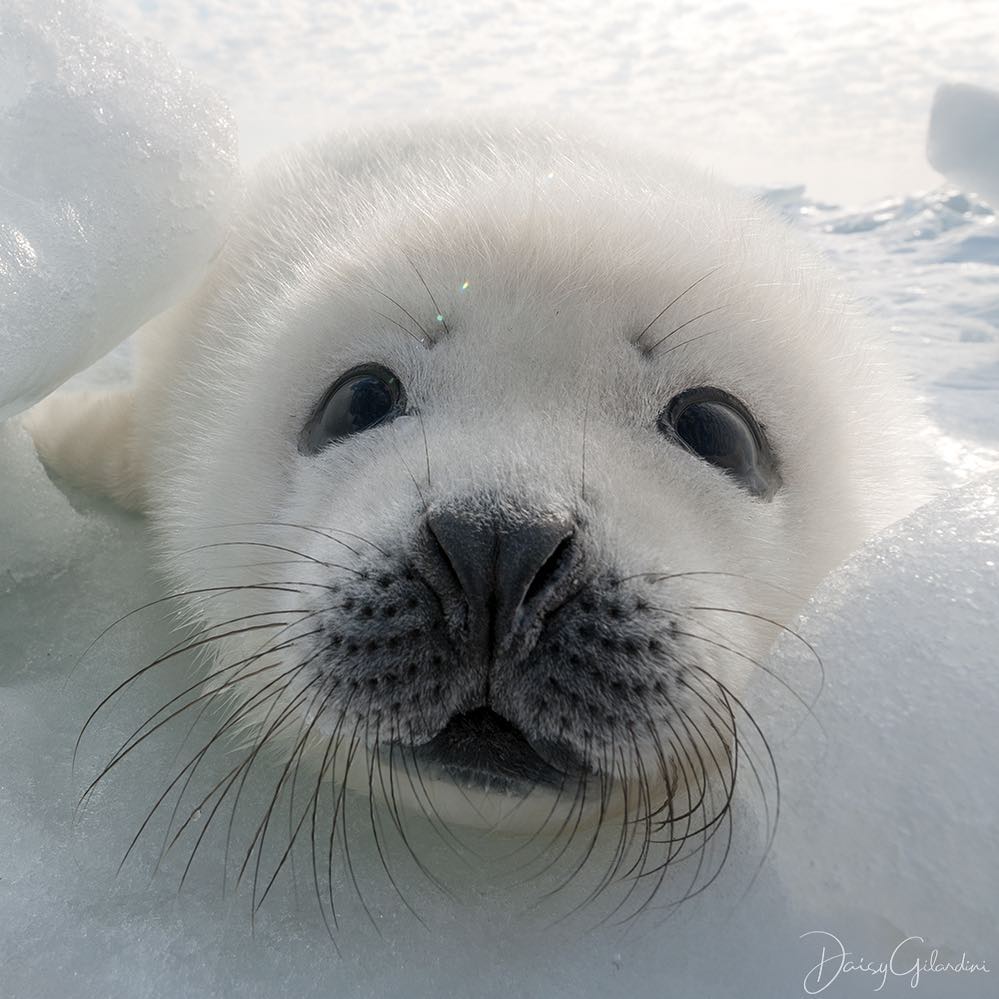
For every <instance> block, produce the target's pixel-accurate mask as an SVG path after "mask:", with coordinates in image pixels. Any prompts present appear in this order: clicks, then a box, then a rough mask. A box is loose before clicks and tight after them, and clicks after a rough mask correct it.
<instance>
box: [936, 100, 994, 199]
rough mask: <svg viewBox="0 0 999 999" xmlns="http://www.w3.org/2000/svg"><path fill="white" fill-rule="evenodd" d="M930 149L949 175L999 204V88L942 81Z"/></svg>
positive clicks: (969, 189) (942, 168) (959, 184)
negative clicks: (998, 89) (997, 89)
mask: <svg viewBox="0 0 999 999" xmlns="http://www.w3.org/2000/svg"><path fill="white" fill-rule="evenodd" d="M926 155H927V158H928V159H929V161H930V165H931V166H932V167H933V169H934V170H939V171H940V173H942V174H943V175H944V176H945V177H947V179H948V180H950V181H952V182H953V183H955V184H957V185H958V186H959V187H961V188H963V189H964V190H966V191H974V192H975V193H976V194H980V195H981V196H982V197H983V198H985V199H986V200H987V201H989V202H991V203H992V205H994V206H999V91H995V90H988V89H986V88H985V87H975V86H972V85H971V84H968V83H946V84H943V85H942V86H940V87H938V88H937V92H936V95H935V96H934V98H933V109H932V110H931V112H930V131H929V137H928V139H927V144H926Z"/></svg>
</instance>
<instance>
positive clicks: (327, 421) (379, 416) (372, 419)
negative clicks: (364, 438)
mask: <svg viewBox="0 0 999 999" xmlns="http://www.w3.org/2000/svg"><path fill="white" fill-rule="evenodd" d="M405 412H406V393H405V390H404V389H403V387H402V382H400V381H399V379H398V378H396V376H395V375H394V374H393V373H392V372H391V371H389V369H388V368H384V367H382V366H381V365H380V364H362V365H359V366H358V367H356V368H351V369H350V371H347V372H346V373H345V374H343V375H341V376H340V377H339V378H338V379H337V380H336V381H335V382H334V383H333V385H332V386H331V387H330V388H329V390H328V391H327V392H326V394H325V395H324V396H323V397H322V399H321V400H320V401H319V404H318V405H317V406H316V408H315V409H314V410H313V412H312V415H311V416H310V417H309V419H308V421H307V422H306V424H305V426H304V427H303V428H302V432H301V434H299V438H298V450H299V451H301V453H302V454H318V452H320V451H321V450H322V449H323V448H324V447H326V446H327V445H328V444H332V443H335V442H336V441H340V440H343V439H344V438H345V437H349V436H351V435H352V434H358V433H361V432H362V431H364V430H370V429H371V428H372V427H377V426H378V425H379V424H382V423H386V422H387V421H389V420H394V419H395V418H396V417H397V416H401V415H402V414H403V413H405Z"/></svg>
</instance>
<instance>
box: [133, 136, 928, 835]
mask: <svg viewBox="0 0 999 999" xmlns="http://www.w3.org/2000/svg"><path fill="white" fill-rule="evenodd" d="M186 326H187V327H188V328H189V330H190V335H189V336H188V337H187V338H186V340H185V342H184V344H183V345H182V347H181V348H180V349H179V351H178V352H177V357H176V358H175V360H174V364H175V365H176V369H175V370H176V375H175V376H174V377H173V378H171V379H164V381H165V382H167V384H168V387H167V388H166V389H165V392H166V398H165V402H164V404H163V408H162V409H161V410H160V411H159V414H158V415H157V417H156V419H155V420H153V421H152V425H151V426H149V428H148V429H147V431H146V434H147V442H146V450H147V453H148V455H149V461H150V468H151V474H152V476H153V484H152V489H151V494H152V504H153V510H154V513H155V515H156V519H157V522H158V525H159V531H160V537H161V539H162V543H163V546H164V548H165V550H166V554H167V556H168V565H169V568H170V570H171V572H172V573H174V575H175V578H176V579H177V580H178V581H179V582H180V584H181V587H182V588H184V589H189V590H192V591H197V593H198V595H197V596H196V597H195V598H193V600H194V602H195V606H196V609H197V611H198V613H199V614H200V616H201V617H202V618H203V619H204V622H205V624H206V625H207V626H208V627H209V628H214V629H215V631H214V633H213V634H214V636H216V637H218V636H222V637H221V638H220V639H219V640H218V641H216V642H215V645H216V647H217V648H219V649H220V650H221V656H220V660H219V664H218V665H217V666H216V667H215V673H214V676H215V679H213V680H212V681H210V682H211V683H212V684H214V685H215V686H217V687H219V688H220V689H221V690H223V691H224V693H225V695H226V696H231V698H232V699H233V702H234V706H233V714H232V716H231V717H233V718H235V722H234V723H231V724H230V727H240V728H241V729H242V730H243V731H244V732H245V733H246V734H247V737H248V738H249V739H250V740H251V742H253V743H257V742H260V741H263V740H265V739H266V740H271V741H273V740H277V739H279V737H281V736H284V735H287V737H288V739H289V740H291V742H290V743H289V744H292V745H294V746H296V747H297V751H298V752H299V753H300V754H301V755H306V754H308V755H309V756H310V757H311V758H313V759H314V760H315V762H316V764H317V766H319V767H322V768H328V769H329V770H330V771H331V772H332V773H334V774H335V775H337V777H338V779H339V778H343V776H344V774H346V775H347V776H346V779H347V781H348V782H349V783H354V784H358V785H361V786H364V787H366V788H371V789H373V790H375V791H378V789H379V786H380V787H381V789H383V790H384V789H385V788H386V786H387V785H389V784H391V785H392V787H393V796H394V797H396V798H398V799H407V800H408V801H409V803H410V804H411V805H413V806H414V807H419V808H423V809H424V810H426V809H428V808H431V807H432V808H433V810H434V813H435V814H436V815H440V816H444V817H445V818H450V819H455V820H458V821H463V822H482V821H485V822H487V823H489V824H492V823H494V822H496V821H497V820H498V819H500V818H502V817H503V815H505V814H507V813H509V823H510V824H511V825H512V826H514V827H519V826H527V827H533V826H536V825H537V824H538V821H539V816H541V817H545V816H551V815H552V814H553V811H555V812H557V809H553V802H554V801H555V800H556V799H557V798H559V797H560V796H562V797H563V798H565V799H566V800H567V801H571V802H573V807H576V806H577V805H579V802H580V801H581V800H585V801H587V802H589V803H590V804H591V805H592V808H593V809H597V810H599V811H600V813H601V814H605V813H606V812H607V811H608V809H610V808H611V805H610V804H609V802H610V801H611V799H612V798H613V797H614V795H615V794H618V795H619V801H618V805H620V804H621V802H625V801H627V800H628V799H629V797H630V800H631V802H632V803H633V804H636V807H642V808H644V809H646V811H653V810H658V811H659V812H660V813H662V814H671V815H681V814H685V813H687V812H688V811H689V809H690V808H691V807H693V805H692V802H693V801H696V800H700V801H702V802H703V800H704V791H703V787H704V784H705V781H706V780H709V779H710V777H711V775H712V774H713V773H719V774H722V775H723V776H725V775H729V774H730V765H731V764H730V757H729V756H728V755H727V752H728V747H729V745H730V743H731V742H732V740H734V739H735V737H736V734H735V733H736V729H735V712H734V710H733V701H732V700H731V698H733V697H735V698H737V697H738V694H739V692H740V691H741V690H742V688H743V687H744V685H745V684H746V682H747V680H750V679H752V677H753V676H754V675H758V674H759V673H760V669H759V660H760V657H761V656H763V655H764V654H765V652H766V651H767V649H768V647H769V645H770V644H771V642H772V641H773V639H774V636H775V634H776V631H777V629H778V628H779V627H780V625H781V624H783V623H786V622H787V621H788V620H789V617H790V615H791V613H792V612H793V610H794V608H795V607H796V606H797V605H798V603H799V602H800V601H801V600H802V599H803V598H804V597H805V596H806V595H807V594H808V593H809V591H810V589H811V588H812V586H813V585H814V584H815V582H816V581H817V580H818V579H819V577H820V576H821V575H822V574H823V573H824V572H825V571H826V570H827V569H828V568H829V567H830V566H831V565H833V564H834V563H835V562H837V561H838V560H839V559H841V558H842V557H843V556H844V555H845V554H846V553H847V552H849V551H850V549H851V548H853V547H854V546H855V545H856V544H857V543H858V542H860V541H861V540H862V539H863V538H864V537H865V536H867V535H868V534H869V533H870V532H871V531H872V530H874V529H875V528H877V527H879V526H881V525H883V524H885V523H887V522H888V521H890V520H891V519H893V518H894V517H895V516H897V515H898V514H899V513H900V512H902V511H904V509H905V508H906V506H907V505H908V503H909V496H908V495H907V494H906V486H905V484H906V482H908V481H909V470H908V465H907V458H906V454H907V449H906V447H905V446H904V441H903V437H904V433H905V431H906V429H907V422H906V421H907V420H908V418H909V409H908V406H907V403H906V401H905V398H904V394H902V393H900V392H899V391H898V390H897V388H896V387H895V386H894V385H893V384H892V382H891V379H890V377H889V374H888V371H887V369H886V368H885V367H884V366H882V365H879V364H878V363H876V362H874V361H872V358H871V350H872V348H871V345H870V343H869V342H867V339H866V338H867V333H866V332H864V331H863V329H862V328H860V327H858V325H857V321H856V319H855V317H854V316H852V315H851V314H850V311H849V309H848V308H847V307H846V306H845V305H844V304H843V303H842V302H841V301H840V300H839V298H838V297H837V295H836V293H835V292H834V291H831V290H830V287H829V285H828V283H827V281H826V279H825V278H823V277H822V276H821V273H820V268H819V267H818V266H817V264H816V261H815V260H814V259H813V258H812V257H811V256H810V255H809V254H808V253H807V252H806V251H804V250H803V249H802V247H800V246H799V245H798V244H797V242H796V241H795V239H794V238H793V236H792V235H791V234H789V233H788V232H787V231H785V229H784V227H783V226H782V225H781V224H780V223H778V222H777V221H775V220H774V219H772V218H771V217H769V215H768V213H767V211H766V210H765V209H764V208H763V207H761V206H760V205H759V204H757V203H755V202H753V201H752V200H750V199H748V198H745V197H743V196H741V195H739V194H737V193H735V192H733V191H730V190H728V189H727V188H725V187H723V186H721V185H718V184H716V183H715V182H713V181H712V180H710V179H707V178H705V177H703V176H701V175H700V174H698V173H695V172H693V171H691V170H689V169H687V168H685V167H682V166H678V165H676V164H675V163H672V162H670V161H668V160H663V159H661V158H659V157H657V156H656V155H653V154H647V153H639V152H634V151H629V152H627V153H625V152H622V151H619V150H618V149H617V148H614V147H613V146H611V145H609V144H607V143H605V142H603V141H601V140H598V139H592V138H578V137H570V136H567V135H565V134H563V133H562V132H561V131H560V130H558V129H551V128H544V127H536V128H527V129H524V128H506V127H498V128H492V129H485V130H483V129H470V128H464V127H456V126H446V127H440V128H436V129H434V128H430V129H425V130H423V131H421V132H420V133H419V135H417V134H415V133H410V132H392V133H387V134H379V135H374V136H371V137H368V138H366V139H363V140H353V141H346V140H340V139H333V140H330V141H329V142H327V143H325V144H322V145H319V146H316V147H314V148H312V149H310V150H307V151H305V152H303V153H300V154H297V155H294V156H292V157H291V158H288V159H287V160H285V161H283V162H282V163H281V164H278V165H277V166H276V167H274V168H272V170H271V172H270V174H269V175H268V177H267V179H266V180H265V181H264V182H263V183H262V185H261V187H260V188H259V190H258V193H257V195H256V198H255V200H254V201H253V202H252V203H251V204H250V206H249V208H248V210H247V213H246V216H245V218H244V219H243V221H242V223H241V224H240V225H239V226H238V227H237V229H236V231H235V233H234V235H233V237H232V239H231V240H230V243H229V245H228V246H227V247H226V249H225V251H224V253H223V255H222V257H221V258H220V260H219V262H218V264H217V267H216V270H215V273H214V276H213V278H212V280H211V281H210V283H209V284H208V286H206V288H205V289H204V290H203V292H202V293H201V295H200V296H199V297H198V299H197V300H196V301H195V302H194V303H192V305H191V306H190V308H189V310H188V311H187V313H186ZM230 622H231V623H230ZM230 632H231V633H232V634H230ZM414 772H418V773H419V774H420V779H419V781H418V782H414V781H413V773H414ZM386 774H388V776H386ZM417 786H418V787H419V791H417ZM636 788H638V789H639V790H638V791H637V792H634V793H632V792H633V791H634V789H636ZM407 789H408V790H407ZM581 789H582V790H581ZM587 795H589V798H587ZM525 798H529V799H530V801H531V802H534V803H536V804H537V807H536V808H535V807H531V806H530V805H527V806H525V804H524V799H525ZM590 804H588V805H586V807H590ZM580 807H581V809H582V810H585V808H584V807H583V806H580Z"/></svg>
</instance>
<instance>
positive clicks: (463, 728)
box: [413, 707, 589, 791]
mask: <svg viewBox="0 0 999 999" xmlns="http://www.w3.org/2000/svg"><path fill="white" fill-rule="evenodd" d="M413 752H414V753H415V755H416V758H417V761H418V762H419V763H420V764H424V763H426V764H429V765H430V766H431V767H432V768H433V769H434V770H436V771H437V772H438V773H440V774H442V775H443V776H446V777H448V778H449V779H450V780H452V781H453V782H455V783H456V784H471V785H474V786H478V787H482V788H488V789H497V788H498V789H501V790H508V791H514V790H518V789H520V790H523V789H525V788H527V789H529V788H533V787H537V786H538V785H541V786H545V787H549V788H554V789H561V788H563V787H566V788H570V789H571V788H572V787H573V786H574V785H575V784H577V783H578V782H579V781H580V780H582V779H584V778H585V777H586V775H587V774H588V772H589V771H588V768H587V767H586V765H585V763H584V761H583V760H582V759H581V758H580V757H579V756H578V755H577V754H576V753H574V752H573V751H572V750H570V749H568V748H567V747H564V746H560V745H558V744H556V743H550V742H548V741H545V740H537V741H531V740H529V739H528V738H527V737H526V736H525V735H524V733H523V732H522V731H521V730H520V729H519V728H518V727H517V726H516V725H515V724H514V723H513V722H511V721H509V720H508V719H507V718H504V717H503V716H502V715H500V714H497V712H495V711H493V710H492V708H488V707H479V708H475V709H473V710H471V711H466V712H463V713H462V714H459V715H455V716H454V717H453V718H452V719H451V720H450V721H449V722H448V723H447V725H445V726H444V728H443V729H441V731H440V732H438V733H437V735H435V736H434V737H433V739H431V740H430V741H429V742H426V743H423V744H422V745H420V746H417V747H415V748H414V750H413Z"/></svg>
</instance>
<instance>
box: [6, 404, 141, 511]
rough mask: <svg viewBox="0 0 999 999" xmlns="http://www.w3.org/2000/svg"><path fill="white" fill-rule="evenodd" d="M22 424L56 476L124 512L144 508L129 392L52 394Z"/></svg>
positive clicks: (30, 412)
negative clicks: (117, 506)
mask: <svg viewBox="0 0 999 999" xmlns="http://www.w3.org/2000/svg"><path fill="white" fill-rule="evenodd" d="M23 423H24V426H25V427H26V428H27V430H28V432H29V433H30V434H31V436H32V438H33V439H34V442H35V447H36V448H37V449H38V453H39V455H40V456H41V458H42V460H43V461H44V462H45V464H46V465H47V466H48V467H49V469H51V471H52V472H54V473H55V474H56V475H58V476H61V477H63V478H65V479H66V480H67V481H68V482H71V483H72V484H73V485H76V486H80V487H82V488H83V489H87V490H89V491H90V492H94V493H99V494H101V495H104V496H107V497H109V498H110V499H113V500H114V501H115V502H116V503H118V504H119V505H121V506H123V507H124V508H125V509H127V510H141V509H143V507H144V506H145V492H146V491H145V482H144V475H143V473H142V468H141V462H139V461H138V459H137V456H136V449H135V447H134V431H135V393H134V392H133V391H131V390H130V389H129V390H114V391H105V392H57V393H55V394H54V395H50V396H49V397H48V398H47V399H44V400H43V401H42V402H40V403H39V404H38V405H37V406H35V407H33V408H32V409H30V410H29V411H28V412H27V413H26V414H25V416H24V417H23Z"/></svg>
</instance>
